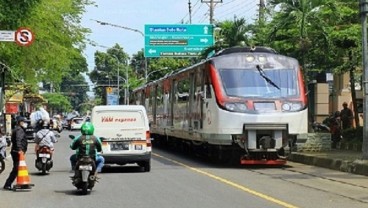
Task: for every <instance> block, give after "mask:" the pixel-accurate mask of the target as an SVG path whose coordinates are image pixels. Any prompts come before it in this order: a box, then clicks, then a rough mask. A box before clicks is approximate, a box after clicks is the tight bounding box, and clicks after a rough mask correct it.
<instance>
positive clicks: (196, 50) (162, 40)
mask: <svg viewBox="0 0 368 208" xmlns="http://www.w3.org/2000/svg"><path fill="white" fill-rule="evenodd" d="M144 32H145V39H144V43H145V44H144V46H145V50H144V56H145V57H167V56H170V57H194V56H198V55H199V54H200V53H201V52H202V51H203V50H204V49H206V48H207V47H209V46H212V45H213V44H214V38H213V25H208V24H203V25H184V24H177V25H145V30H144Z"/></svg>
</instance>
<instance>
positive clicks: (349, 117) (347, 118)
mask: <svg viewBox="0 0 368 208" xmlns="http://www.w3.org/2000/svg"><path fill="white" fill-rule="evenodd" d="M342 107H343V109H342V110H341V111H340V118H341V124H342V129H343V130H344V129H348V128H351V127H352V123H353V118H354V116H353V111H352V110H351V109H350V108H348V104H347V103H346V102H344V103H343V104H342Z"/></svg>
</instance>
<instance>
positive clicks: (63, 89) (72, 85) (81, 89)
mask: <svg viewBox="0 0 368 208" xmlns="http://www.w3.org/2000/svg"><path fill="white" fill-rule="evenodd" d="M77 65H78V64H77ZM87 91H89V86H88V83H87V82H86V80H85V78H84V77H83V75H82V74H74V73H70V74H69V75H67V76H65V77H64V78H63V81H62V83H61V85H60V94H63V95H65V96H66V97H67V99H68V101H69V102H70V104H71V106H72V108H73V109H74V110H77V111H79V112H82V111H81V105H82V104H83V103H85V102H88V101H89V98H88V95H87Z"/></svg>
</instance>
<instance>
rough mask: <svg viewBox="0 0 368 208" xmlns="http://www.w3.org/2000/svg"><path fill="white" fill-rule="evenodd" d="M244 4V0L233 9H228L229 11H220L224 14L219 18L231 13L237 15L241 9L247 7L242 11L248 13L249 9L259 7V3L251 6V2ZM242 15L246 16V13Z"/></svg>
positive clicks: (219, 17)
mask: <svg viewBox="0 0 368 208" xmlns="http://www.w3.org/2000/svg"><path fill="white" fill-rule="evenodd" d="M243 4H244V2H242V3H240V4H237V5H236V6H234V7H232V8H231V9H228V10H226V11H227V13H224V12H226V11H224V12H220V14H221V13H224V14H222V15H219V16H218V17H217V18H218V19H221V18H223V17H225V16H228V15H230V14H234V15H236V14H237V13H238V12H239V11H241V10H243V9H245V10H244V12H242V13H247V12H248V11H251V10H253V9H256V8H257V7H258V6H257V5H253V6H251V7H249V6H250V5H249V4H244V5H243ZM247 7H249V8H247ZM241 16H242V17H244V15H241Z"/></svg>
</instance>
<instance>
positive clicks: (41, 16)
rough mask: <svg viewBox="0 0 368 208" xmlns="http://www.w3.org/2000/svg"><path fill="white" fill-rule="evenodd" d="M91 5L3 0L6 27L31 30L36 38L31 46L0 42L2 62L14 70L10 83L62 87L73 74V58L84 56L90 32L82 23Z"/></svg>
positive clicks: (0, 17) (1, 17)
mask: <svg viewBox="0 0 368 208" xmlns="http://www.w3.org/2000/svg"><path fill="white" fill-rule="evenodd" d="M90 3H91V2H90V1H89V0H59V1H47V0H33V1H32V0H29V1H16V2H14V1H9V0H0V5H1V6H0V8H1V9H0V22H1V23H4V24H6V25H5V28H7V29H9V30H16V29H17V28H19V27H28V28H30V29H31V30H32V31H33V33H34V34H35V37H36V38H35V41H34V42H33V44H32V45H31V46H30V47H20V46H17V45H16V44H14V43H0V59H1V60H2V61H3V62H4V63H6V64H7V65H8V66H10V67H11V71H9V73H8V74H7V77H8V80H9V81H10V80H16V81H24V82H27V83H28V84H33V85H36V84H37V83H38V82H39V81H43V80H46V81H48V82H52V83H53V84H54V85H58V84H59V83H60V82H61V79H62V77H63V76H64V75H65V74H67V73H68V72H69V71H70V65H71V63H72V62H73V59H76V58H78V57H80V56H81V53H82V50H83V48H84V40H85V35H86V34H87V33H88V32H89V30H87V29H85V28H82V27H81V26H80V25H79V24H80V20H81V15H82V13H83V11H84V7H85V6H86V5H88V4H90ZM23 12H24V14H25V16H23ZM1 25H2V26H3V24H1ZM5 44H6V47H2V46H5ZM50 74H52V76H50Z"/></svg>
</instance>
